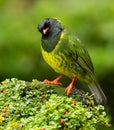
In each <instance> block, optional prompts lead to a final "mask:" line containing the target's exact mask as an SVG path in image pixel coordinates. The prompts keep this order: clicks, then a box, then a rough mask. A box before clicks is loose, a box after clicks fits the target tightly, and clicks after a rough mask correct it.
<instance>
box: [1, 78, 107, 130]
mask: <svg viewBox="0 0 114 130" xmlns="http://www.w3.org/2000/svg"><path fill="white" fill-rule="evenodd" d="M58 88H59V89H58ZM60 92H61V93H60ZM108 122H109V119H108V117H107V116H106V112H105V110H104V107H103V106H102V105H98V106H95V105H94V101H93V99H92V97H91V96H88V95H85V94H84V92H82V91H81V90H73V91H72V93H71V96H70V97H67V96H66V95H65V94H64V88H63V87H60V86H58V85H47V84H44V83H43V82H39V81H37V80H33V81H32V82H25V81H22V80H18V79H15V78H13V79H11V80H9V79H6V80H5V81H4V82H2V83H1V85H0V129H1V130H18V129H22V130H43V129H44V130H88V129H89V130H96V126H98V125H106V126H109V124H108Z"/></svg>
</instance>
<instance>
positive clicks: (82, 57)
mask: <svg viewBox="0 0 114 130" xmlns="http://www.w3.org/2000/svg"><path fill="white" fill-rule="evenodd" d="M69 44H70V50H71V51H73V53H76V55H77V58H76V62H77V63H78V64H79V66H80V67H81V68H83V69H84V70H85V71H87V72H88V73H89V74H90V73H94V69H93V64H92V61H91V58H90V56H89V54H88V51H87V49H86V47H85V46H84V44H82V43H81V42H80V40H79V39H78V38H76V37H75V36H69Z"/></svg>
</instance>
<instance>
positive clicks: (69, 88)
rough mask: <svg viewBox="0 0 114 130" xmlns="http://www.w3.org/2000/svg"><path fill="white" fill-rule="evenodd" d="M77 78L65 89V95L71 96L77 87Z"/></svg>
mask: <svg viewBox="0 0 114 130" xmlns="http://www.w3.org/2000/svg"><path fill="white" fill-rule="evenodd" d="M76 79H77V78H76V76H75V77H74V78H73V79H72V82H71V83H70V84H69V85H68V87H66V89H65V93H66V94H67V95H69V94H70V93H71V90H72V88H74V87H75V86H74V82H75V81H76Z"/></svg>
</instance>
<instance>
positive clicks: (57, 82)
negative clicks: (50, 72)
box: [44, 79, 62, 85]
mask: <svg viewBox="0 0 114 130" xmlns="http://www.w3.org/2000/svg"><path fill="white" fill-rule="evenodd" d="M44 83H45V84H57V85H62V83H61V82H59V81H57V80H53V81H49V80H47V79H45V80H44Z"/></svg>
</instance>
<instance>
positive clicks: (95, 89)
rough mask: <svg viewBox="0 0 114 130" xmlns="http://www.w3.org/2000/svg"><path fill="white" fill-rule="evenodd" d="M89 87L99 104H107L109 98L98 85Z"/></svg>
mask: <svg viewBox="0 0 114 130" xmlns="http://www.w3.org/2000/svg"><path fill="white" fill-rule="evenodd" d="M88 87H89V89H90V91H91V93H92V94H94V99H95V101H96V103H97V104H103V105H104V104H106V102H107V98H106V96H105V94H104V92H103V91H102V89H101V87H100V85H99V84H98V83H96V84H95V85H88Z"/></svg>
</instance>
